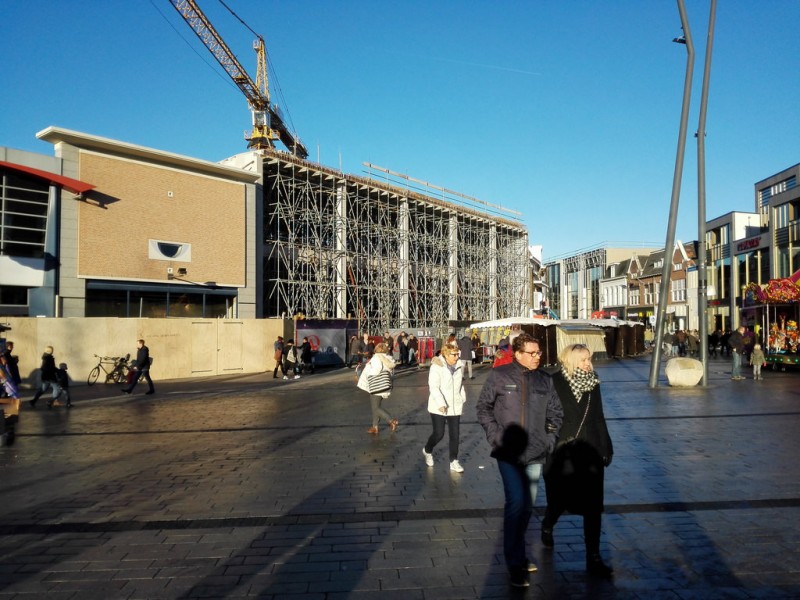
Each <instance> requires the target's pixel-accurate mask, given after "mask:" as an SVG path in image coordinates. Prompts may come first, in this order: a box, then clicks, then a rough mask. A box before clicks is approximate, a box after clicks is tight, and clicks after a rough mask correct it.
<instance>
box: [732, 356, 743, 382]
mask: <svg viewBox="0 0 800 600" xmlns="http://www.w3.org/2000/svg"><path fill="white" fill-rule="evenodd" d="M732 354H733V368H732V369H731V377H741V376H742V354H741V352H737V351H736V350H734V351H733V353H732Z"/></svg>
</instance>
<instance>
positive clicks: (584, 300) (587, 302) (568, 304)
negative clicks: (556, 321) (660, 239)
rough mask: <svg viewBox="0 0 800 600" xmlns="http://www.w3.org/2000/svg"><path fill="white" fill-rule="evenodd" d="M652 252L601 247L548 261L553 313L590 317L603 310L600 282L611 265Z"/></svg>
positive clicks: (569, 317) (577, 317) (561, 315)
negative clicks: (633, 256)
mask: <svg viewBox="0 0 800 600" xmlns="http://www.w3.org/2000/svg"><path fill="white" fill-rule="evenodd" d="M649 251H651V250H648V249H644V248H606V247H599V248H595V249H592V250H588V251H586V252H581V253H579V254H574V255H571V256H566V257H561V258H558V259H555V260H551V261H548V262H546V263H545V265H544V269H545V273H546V278H547V286H548V288H547V294H548V298H547V303H548V305H549V307H550V310H552V311H553V315H554V316H556V315H557V317H558V318H561V319H588V318H590V317H591V316H592V314H593V313H595V312H598V311H601V310H603V305H602V302H601V283H602V281H603V279H604V278H605V276H606V271H607V269H608V266H609V265H611V264H617V263H619V262H621V261H622V260H625V259H627V258H630V257H631V256H632V255H635V254H639V253H643V252H649Z"/></svg>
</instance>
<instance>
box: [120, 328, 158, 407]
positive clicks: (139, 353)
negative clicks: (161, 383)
mask: <svg viewBox="0 0 800 600" xmlns="http://www.w3.org/2000/svg"><path fill="white" fill-rule="evenodd" d="M140 377H144V378H145V380H146V381H147V385H148V390H147V391H146V392H145V394H155V393H156V389H155V387H153V380H152V379H150V348H148V347H147V346H145V345H144V340H141V339H139V340H136V360H135V361H134V362H133V378H132V379H131V382H130V383H129V384H128V387H125V388H122V392H123V393H124V394H130V393H132V392H133V388H135V387H136V384H137V383H139V378H140Z"/></svg>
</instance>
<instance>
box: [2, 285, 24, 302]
mask: <svg viewBox="0 0 800 600" xmlns="http://www.w3.org/2000/svg"><path fill="white" fill-rule="evenodd" d="M0 304H3V305H5V306H28V288H25V287H20V286H16V285H5V286H3V285H0Z"/></svg>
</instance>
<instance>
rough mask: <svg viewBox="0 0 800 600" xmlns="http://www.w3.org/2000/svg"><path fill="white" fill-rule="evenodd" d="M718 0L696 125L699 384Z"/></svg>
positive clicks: (704, 336)
mask: <svg viewBox="0 0 800 600" xmlns="http://www.w3.org/2000/svg"><path fill="white" fill-rule="evenodd" d="M716 14H717V0H711V14H710V16H709V17H708V39H707V40H706V62H705V66H704V67H703V93H702V94H701V96H700V119H699V121H698V125H697V133H696V135H697V240H698V241H697V312H698V317H699V319H700V330H699V335H700V356H701V357H702V358H701V360H702V361H703V378H702V379H701V380H700V384H701V385H703V386H706V385H708V381H707V379H708V315H707V314H706V313H707V311H708V273H707V264H706V263H707V259H708V257H707V256H706V143H705V138H706V109H707V107H708V82H709V80H710V79H711V48H712V47H713V45H714V21H715V20H716Z"/></svg>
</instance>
